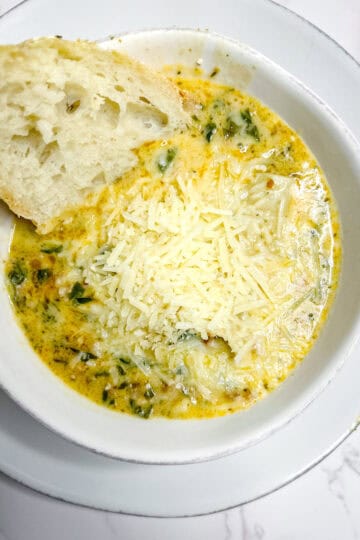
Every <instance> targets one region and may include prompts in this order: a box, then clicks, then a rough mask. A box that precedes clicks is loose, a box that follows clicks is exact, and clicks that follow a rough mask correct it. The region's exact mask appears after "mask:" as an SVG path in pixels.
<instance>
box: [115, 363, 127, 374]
mask: <svg viewBox="0 0 360 540" xmlns="http://www.w3.org/2000/svg"><path fill="white" fill-rule="evenodd" d="M116 367H117V370H118V372H119V374H120V375H125V373H126V372H125V369H124V368H123V367H122V366H120V365H117V366H116Z"/></svg>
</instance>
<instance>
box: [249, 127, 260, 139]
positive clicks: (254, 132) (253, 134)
mask: <svg viewBox="0 0 360 540" xmlns="http://www.w3.org/2000/svg"><path fill="white" fill-rule="evenodd" d="M246 133H247V134H248V135H250V137H253V138H254V139H255V140H256V141H257V142H259V141H260V135H259V130H258V127H257V126H255V124H252V125H251V126H247V128H246Z"/></svg>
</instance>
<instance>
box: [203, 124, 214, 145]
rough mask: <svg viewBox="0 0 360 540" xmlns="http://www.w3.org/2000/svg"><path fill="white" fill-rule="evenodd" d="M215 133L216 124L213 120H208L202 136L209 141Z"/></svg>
mask: <svg viewBox="0 0 360 540" xmlns="http://www.w3.org/2000/svg"><path fill="white" fill-rule="evenodd" d="M215 133H216V124H214V122H209V123H208V124H206V126H205V129H204V137H205V139H206V140H207V142H210V141H211V139H212V138H213V136H214V135H215Z"/></svg>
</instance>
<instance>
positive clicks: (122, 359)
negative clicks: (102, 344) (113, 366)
mask: <svg viewBox="0 0 360 540" xmlns="http://www.w3.org/2000/svg"><path fill="white" fill-rule="evenodd" d="M119 361H120V362H122V363H123V364H130V360H128V359H127V358H119Z"/></svg>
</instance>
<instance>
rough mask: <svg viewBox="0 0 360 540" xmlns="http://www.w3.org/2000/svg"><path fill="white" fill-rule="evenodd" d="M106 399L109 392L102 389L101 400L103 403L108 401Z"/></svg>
mask: <svg viewBox="0 0 360 540" xmlns="http://www.w3.org/2000/svg"><path fill="white" fill-rule="evenodd" d="M108 397H109V390H106V389H105V388H104V390H103V393H102V400H103V401H104V402H105V401H107V400H108Z"/></svg>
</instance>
